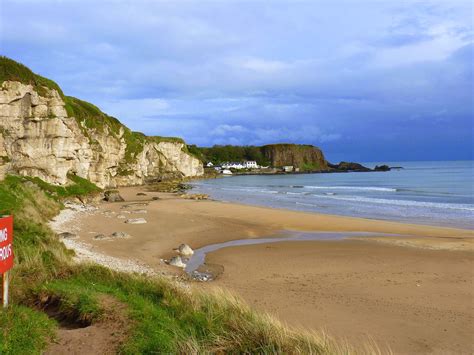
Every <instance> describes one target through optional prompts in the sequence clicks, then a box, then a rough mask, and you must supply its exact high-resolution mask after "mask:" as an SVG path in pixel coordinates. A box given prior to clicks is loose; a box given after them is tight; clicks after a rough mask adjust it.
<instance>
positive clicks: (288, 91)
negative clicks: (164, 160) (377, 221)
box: [0, 0, 474, 161]
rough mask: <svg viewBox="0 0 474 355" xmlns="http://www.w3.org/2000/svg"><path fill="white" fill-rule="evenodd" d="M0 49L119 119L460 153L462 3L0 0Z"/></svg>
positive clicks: (466, 128) (201, 136) (228, 133)
mask: <svg viewBox="0 0 474 355" xmlns="http://www.w3.org/2000/svg"><path fill="white" fill-rule="evenodd" d="M0 11H1V13H0V20H1V21H0V52H1V54H3V55H7V56H9V57H11V58H13V59H15V60H18V61H20V62H22V63H24V64H26V65H27V66H29V67H30V68H31V69H32V70H33V71H35V72H37V73H39V74H42V75H43V76H46V77H49V78H52V79H54V80H55V81H56V82H58V83H59V84H60V85H61V87H62V88H63V90H64V91H65V93H66V94H67V95H72V96H76V97H79V98H81V99H84V100H87V101H90V102H92V103H94V104H96V105H97V106H99V107H100V108H101V109H102V110H104V111H105V112H107V113H109V114H111V115H113V116H116V117H117V118H119V119H120V120H121V121H122V122H123V123H125V124H126V125H128V126H129V127H131V128H132V129H133V130H138V131H142V132H145V133H146V134H150V135H171V136H181V137H184V138H185V139H186V141H187V142H188V143H191V144H198V145H201V146H209V145H213V144H257V145H260V144H266V143H275V142H294V143H309V144H315V145H317V146H320V147H321V148H323V150H324V151H325V152H326V155H327V157H328V158H329V159H330V160H333V161H339V160H343V159H344V160H354V161H394V160H444V159H472V158H473V120H474V101H473V100H474V99H473V96H474V94H473V91H474V90H473V62H474V54H473V53H474V51H473V50H474V49H473V48H474V45H473V42H474V34H473V8H472V4H471V2H469V1H457V0H454V1H453V0H452V1H441V0H440V1H406V2H404V1H375V0H372V1H356V0H353V1H348V0H346V1H340V0H332V1H329V0H327V1H278V0H273V1H258V0H255V1H231V0H228V1H226V0H222V1H212V2H211V1H205V0H201V1H180V0H175V1H143V0H135V1H94V2H92V1H87V0H83V1H66V0H64V1H49V0H42V1H34V0H30V1H28V0H22V1H10V0H2V1H1V3H0Z"/></svg>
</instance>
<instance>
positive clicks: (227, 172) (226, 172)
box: [222, 169, 232, 175]
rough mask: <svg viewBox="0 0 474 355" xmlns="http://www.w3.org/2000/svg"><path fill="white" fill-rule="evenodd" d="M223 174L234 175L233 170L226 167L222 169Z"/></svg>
mask: <svg viewBox="0 0 474 355" xmlns="http://www.w3.org/2000/svg"><path fill="white" fill-rule="evenodd" d="M222 174H224V175H232V171H230V170H229V169H224V170H222Z"/></svg>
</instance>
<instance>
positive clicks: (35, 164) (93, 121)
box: [0, 73, 203, 187]
mask: <svg viewBox="0 0 474 355" xmlns="http://www.w3.org/2000/svg"><path fill="white" fill-rule="evenodd" d="M0 74H1V73H0ZM39 78H41V77H39ZM41 79H44V78H41ZM44 80H47V79H44ZM0 82H1V80H0ZM59 90H60V89H59ZM9 172H13V173H18V174H21V175H29V176H38V177H40V178H41V179H43V180H45V181H47V182H49V183H53V184H66V183H67V182H68V174H76V175H78V176H81V177H83V178H87V179H89V180H90V181H92V182H94V183H95V184H97V185H98V186H100V187H108V186H119V185H138V184H143V183H146V182H148V181H152V180H156V179H162V178H165V177H168V176H177V177H178V176H197V175H202V174H203V166H202V163H201V162H200V161H199V160H198V159H196V158H194V157H193V156H192V155H190V154H189V153H188V152H187V147H186V144H185V143H184V142H183V141H182V140H179V139H169V138H161V137H146V136H144V135H142V134H139V133H135V132H131V131H130V130H129V129H128V128H127V127H125V126H123V125H122V124H120V122H118V121H117V120H116V119H114V118H112V117H110V116H107V115H105V114H104V113H102V112H101V111H100V110H99V109H98V108H96V107H95V106H93V105H91V104H88V103H86V102H83V101H80V100H77V99H74V98H70V97H65V96H64V95H63V94H62V92H60V91H58V90H56V89H54V88H48V87H46V86H40V87H38V86H37V85H35V84H34V83H33V84H29V83H22V82H20V81H11V80H6V81H3V83H2V84H1V90H0V178H3V176H4V175H5V174H7V173H9Z"/></svg>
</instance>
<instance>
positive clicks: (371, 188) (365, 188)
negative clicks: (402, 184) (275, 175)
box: [304, 185, 397, 192]
mask: <svg viewBox="0 0 474 355" xmlns="http://www.w3.org/2000/svg"><path fill="white" fill-rule="evenodd" d="M304 188H305V189H314V190H356V191H357V190H360V191H381V192H397V189H395V188H391V187H376V186H312V185H310V186H304Z"/></svg>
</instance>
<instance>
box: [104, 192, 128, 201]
mask: <svg viewBox="0 0 474 355" xmlns="http://www.w3.org/2000/svg"><path fill="white" fill-rule="evenodd" d="M104 200H105V201H107V202H123V201H125V200H124V199H123V197H122V196H120V193H119V192H118V191H117V190H108V191H105V192H104Z"/></svg>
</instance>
